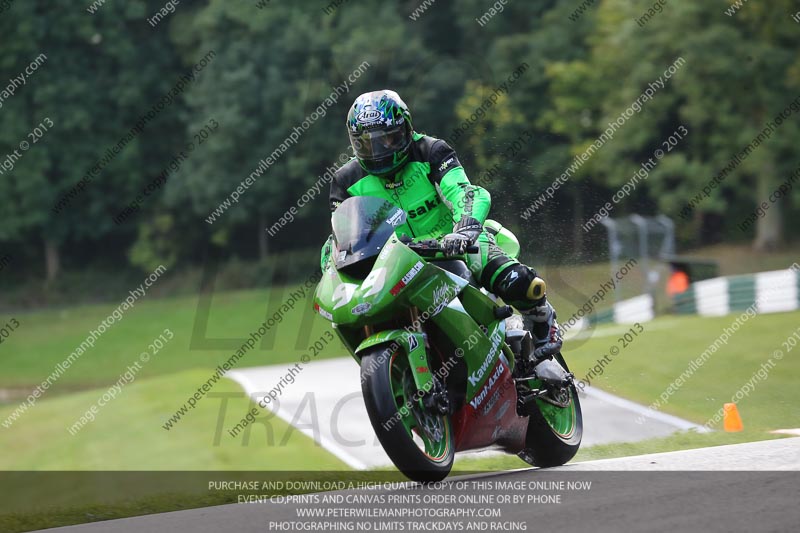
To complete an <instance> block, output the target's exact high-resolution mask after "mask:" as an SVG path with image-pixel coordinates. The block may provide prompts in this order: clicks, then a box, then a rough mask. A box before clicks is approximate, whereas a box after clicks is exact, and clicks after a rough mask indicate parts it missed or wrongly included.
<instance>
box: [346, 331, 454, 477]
mask: <svg viewBox="0 0 800 533" xmlns="http://www.w3.org/2000/svg"><path fill="white" fill-rule="evenodd" d="M384 350H385V348H382V347H378V348H375V349H373V351H372V352H370V353H368V354H366V355H365V356H364V357H363V358H362V359H361V391H362V393H363V396H364V404H365V405H366V408H367V413H368V414H369V420H370V422H371V423H372V428H373V430H374V431H375V434H376V435H377V436H378V440H379V441H380V443H381V446H383V449H384V450H385V451H386V454H387V455H388V456H389V458H390V459H391V460H392V462H393V463H394V464H395V466H396V467H397V469H398V470H400V471H401V472H402V473H403V474H404V475H406V476H407V477H408V478H409V479H412V480H414V481H420V482H432V481H440V480H442V479H444V478H445V477H447V475H448V474H449V473H450V469H451V468H452V467H453V458H454V457H455V442H454V437H453V431H452V425H451V422H450V417H449V416H443V415H432V414H429V413H425V412H423V411H422V410H421V408H420V407H419V406H418V405H417V404H416V402H413V401H410V400H409V397H410V396H411V395H410V394H408V393H409V392H411V388H410V387H412V386H413V377H412V376H411V370H410V368H409V367H408V359H407V358H406V357H404V352H402V351H399V350H398V351H395V352H394V353H392V354H387V355H383V352H384ZM373 361H374V362H373ZM409 380H410V384H411V385H410V384H409ZM416 390H417V389H416V387H413V391H414V392H416ZM404 406H410V408H406V410H405V411H406V413H407V414H406V415H403V414H402V412H403V411H402V408H403V407H404ZM422 424H425V426H426V427H428V428H431V429H429V431H427V432H426V431H423V429H422V427H423V426H422ZM431 434H433V438H431Z"/></svg>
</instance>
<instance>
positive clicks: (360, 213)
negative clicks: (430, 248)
mask: <svg viewBox="0 0 800 533" xmlns="http://www.w3.org/2000/svg"><path fill="white" fill-rule="evenodd" d="M405 220H406V214H405V212H404V211H403V210H402V209H400V208H398V207H397V206H395V205H392V204H390V203H389V202H387V201H386V200H383V199H381V198H376V197H374V196H354V197H352V198H348V199H347V200H345V201H344V202H342V204H341V205H340V206H339V208H338V209H336V211H335V212H334V213H333V219H332V225H333V239H334V241H335V243H336V250H334V263H335V264H336V268H338V269H341V268H345V267H347V266H349V265H353V264H355V263H358V262H359V261H363V260H365V259H370V258H374V257H375V256H377V255H378V254H379V253H380V251H381V248H383V245H384V244H385V243H386V241H387V240H389V238H390V237H391V236H392V235H394V230H395V228H396V227H397V226H399V225H401V224H403V223H404V222H405Z"/></svg>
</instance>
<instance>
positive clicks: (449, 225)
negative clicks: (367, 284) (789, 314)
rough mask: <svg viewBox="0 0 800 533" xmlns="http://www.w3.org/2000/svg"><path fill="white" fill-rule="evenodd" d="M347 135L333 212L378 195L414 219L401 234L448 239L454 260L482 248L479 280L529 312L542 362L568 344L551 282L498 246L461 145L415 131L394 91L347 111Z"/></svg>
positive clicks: (474, 257) (472, 261) (526, 317)
mask: <svg viewBox="0 0 800 533" xmlns="http://www.w3.org/2000/svg"><path fill="white" fill-rule="evenodd" d="M347 131H348V134H349V136H350V143H351V145H352V147H353V151H354V153H355V158H353V159H352V160H350V161H349V162H347V163H345V164H344V165H343V166H342V167H341V168H339V169H338V170H337V171H336V173H335V175H334V178H333V181H332V182H331V190H330V208H331V211H334V210H336V208H337V207H338V206H339V204H340V203H341V202H343V201H344V200H345V199H347V198H348V197H351V196H375V197H379V198H382V199H384V200H387V201H389V202H390V203H392V204H394V205H396V206H397V207H399V208H400V209H403V210H404V211H405V212H406V213H407V214H408V217H407V220H406V223H405V224H402V225H400V226H398V228H397V230H396V232H397V234H398V235H403V234H405V235H407V236H409V237H411V238H413V239H415V240H420V239H437V240H440V241H441V246H442V248H443V250H444V253H445V255H447V256H453V255H463V254H464V253H465V252H466V250H467V248H468V247H469V246H472V245H473V244H475V243H477V244H478V245H479V247H480V253H475V254H467V255H466V257H465V259H466V262H467V265H468V266H469V268H470V270H471V271H472V273H473V275H474V277H475V278H476V279H477V280H478V281H479V283H480V284H481V285H482V286H483V287H484V288H486V289H487V290H488V291H490V292H491V293H493V294H495V295H497V296H499V297H500V298H502V299H503V301H505V302H506V303H507V304H509V305H512V306H514V307H515V308H516V309H517V310H518V311H519V312H520V313H521V314H522V315H523V321H524V322H525V325H526V329H528V330H529V331H530V332H531V334H532V336H533V338H534V342H535V346H536V348H537V349H536V352H535V353H536V359H539V358H540V357H541V358H544V357H546V356H548V355H551V354H554V353H556V352H558V351H559V350H560V349H561V344H562V339H561V336H560V333H559V330H558V325H557V323H556V320H555V319H556V313H555V310H554V309H553V307H552V306H551V305H550V303H549V302H548V301H547V296H546V294H545V293H544V291H543V286H544V284H543V283H542V281H541V279H538V277H537V274H536V271H535V270H534V269H533V268H531V267H529V266H526V265H523V264H522V263H520V262H519V261H517V260H516V259H514V258H512V257H509V256H508V255H506V254H505V253H504V252H503V250H502V249H501V248H500V247H499V246H497V243H496V241H495V237H494V234H496V233H497V231H496V229H497V228H496V226H495V227H493V228H488V227H484V223H485V222H486V218H487V216H488V214H489V208H490V206H491V197H490V195H489V192H488V191H487V190H486V189H484V188H483V187H480V186H477V185H473V184H471V183H470V181H469V179H468V178H467V175H466V173H465V172H464V168H463V167H462V166H461V163H460V162H459V160H458V156H457V155H456V153H455V151H454V150H453V148H451V147H450V146H449V145H448V144H447V143H446V142H445V141H443V140H441V139H436V138H434V137H430V136H428V135H423V134H421V133H417V132H416V131H414V129H413V126H412V122H411V113H410V111H409V109H408V106H407V105H406V104H405V102H403V100H402V99H401V98H400V96H399V95H398V94H397V93H396V92H394V91H391V90H381V91H372V92H368V93H364V94H362V95H361V96H359V97H358V98H356V100H355V102H354V103H353V105H352V106H351V107H350V111H349V113H348V114H347ZM331 246H332V240H331V239H328V242H327V243H326V244H325V246H324V247H323V249H322V268H323V270H324V269H325V268H326V265H327V260H328V256H329V255H330V253H331Z"/></svg>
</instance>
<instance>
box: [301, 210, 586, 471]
mask: <svg viewBox="0 0 800 533" xmlns="http://www.w3.org/2000/svg"><path fill="white" fill-rule="evenodd" d="M405 217H406V214H405V212H404V211H402V210H401V209H399V208H397V207H396V206H394V205H392V204H391V203H389V202H386V201H385V200H383V199H380V198H375V197H369V196H359V197H353V198H348V199H347V200H346V201H344V202H342V204H341V205H340V206H339V208H338V209H337V210H336V211H335V212H334V214H333V217H332V225H333V242H332V245H331V248H332V249H331V253H330V255H329V259H328V263H327V265H326V267H325V271H324V273H323V276H322V280H321V281H320V283H319V285H318V286H317V290H316V294H315V298H314V308H315V309H316V310H317V312H318V313H319V314H320V315H322V316H323V317H325V318H326V319H327V320H329V321H331V322H332V324H333V327H334V329H335V331H336V332H337V334H338V335H339V337H340V338H341V340H342V342H344V344H345V346H347V347H348V349H349V350H350V351H351V352H352V355H353V357H354V358H355V360H356V361H357V362H358V363H359V364H360V366H361V384H362V392H363V396H364V403H365V404H366V408H367V413H368V414H369V418H370V422H371V423H372V427H373V429H374V430H375V433H376V434H377V437H378V440H379V441H380V443H381V445H382V446H383V449H384V450H385V451H386V453H387V455H388V456H389V457H390V458H391V460H392V461H393V462H394V464H395V466H396V467H397V468H398V469H399V470H400V471H401V472H403V473H404V474H405V475H406V476H407V477H409V478H410V479H413V480H416V481H423V482H425V481H438V480H441V479H443V478H444V477H446V476H447V475H448V473H449V472H450V469H451V468H452V465H453V459H454V456H455V453H456V452H459V451H464V450H474V449H480V448H489V447H495V448H500V449H502V450H504V451H506V452H508V453H515V454H517V455H519V457H520V458H522V459H523V460H524V461H526V462H528V463H530V464H532V465H535V466H541V467H547V466H557V465H562V464H564V463H566V462H567V461H569V460H570V459H571V458H572V457H573V456H574V455H575V453H576V452H577V451H578V447H579V446H580V443H581V437H582V435H583V418H582V415H581V406H580V402H579V400H578V393H577V391H576V389H575V386H574V384H573V376H572V374H570V373H569V369H568V368H567V364H566V363H565V361H564V358H563V357H562V356H561V354H560V353H559V354H555V355H554V356H553V357H552V359H550V358H547V359H544V360H542V361H536V360H535V358H533V356H532V355H531V354H533V352H534V350H533V341H532V338H531V335H530V333H529V332H527V331H525V330H524V329H523V326H522V320H521V318H520V316H519V315H515V314H513V310H512V309H511V307H509V306H507V305H501V304H499V303H497V302H496V298H495V297H494V296H493V295H491V294H489V293H488V292H486V291H485V290H484V289H481V288H480V287H479V285H478V284H477V283H476V282H475V280H474V279H473V277H472V276H471V272H470V270H469V268H468V267H467V265H466V263H465V262H464V261H463V259H458V258H456V259H454V258H452V257H450V258H445V257H444V256H443V254H442V252H441V249H440V244H439V242H438V241H436V240H427V241H421V242H412V241H411V240H410V239H406V238H402V239H401V238H398V237H397V236H396V235H395V228H396V227H397V226H399V225H401V224H403V223H404V222H405ZM488 222H489V221H487V224H488ZM498 244H501V243H500V242H499V243H498ZM501 245H502V244H501ZM476 250H477V247H473V248H472V249H470V250H468V253H470V252H473V253H474V252H475V251H476ZM542 284H543V282H542Z"/></svg>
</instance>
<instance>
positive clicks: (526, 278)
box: [492, 263, 546, 302]
mask: <svg viewBox="0 0 800 533" xmlns="http://www.w3.org/2000/svg"><path fill="white" fill-rule="evenodd" d="M545 288H546V287H545V284H544V280H542V278H540V277H538V276H537V275H536V271H535V270H533V269H532V268H530V267H527V266H525V265H523V264H521V263H517V264H515V265H513V266H510V267H508V268H507V269H506V270H505V272H503V273H502V274H501V275H500V276H498V278H497V280H495V283H494V287H492V289H493V292H494V293H495V294H497V295H498V296H500V297H501V298H503V299H504V300H511V301H525V300H529V301H534V302H535V301H539V300H541V299H542V298H544V295H545Z"/></svg>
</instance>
